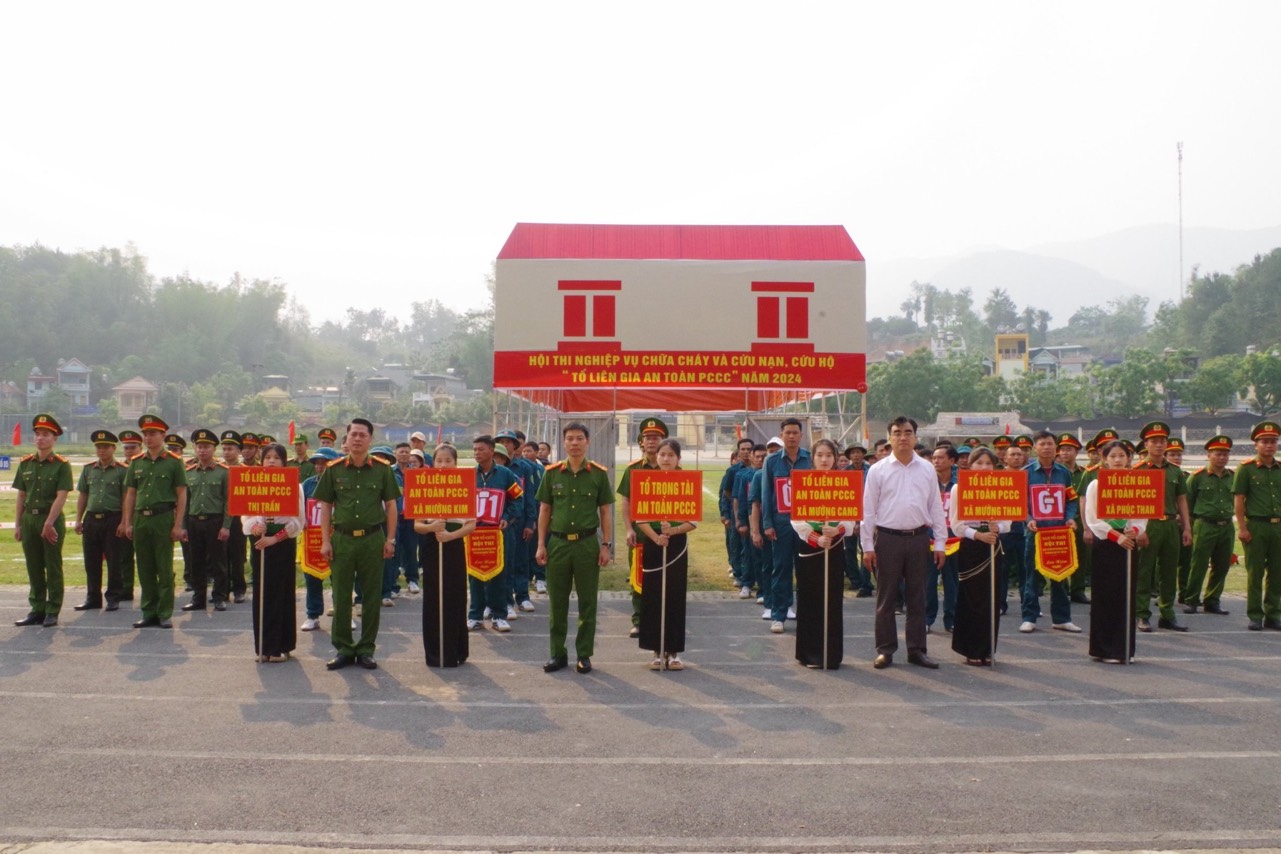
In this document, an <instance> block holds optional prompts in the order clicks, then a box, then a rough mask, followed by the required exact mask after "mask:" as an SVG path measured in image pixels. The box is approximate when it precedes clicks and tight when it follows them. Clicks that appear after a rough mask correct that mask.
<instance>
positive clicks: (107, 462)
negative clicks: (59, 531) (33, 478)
mask: <svg viewBox="0 0 1281 854" xmlns="http://www.w3.org/2000/svg"><path fill="white" fill-rule="evenodd" d="M90 438H92V440H93V447H94V450H95V451H96V452H97V454H98V459H97V461H95V462H93V463H90V464H89V465H87V466H85V467H84V468H83V469H81V470H80V481H79V482H78V483H77V484H76V494H77V498H76V522H75V530H76V533H77V534H80V535H81V537H82V539H81V545H82V546H83V548H84V558H85V582H86V584H87V586H88V588H89V589H88V592H87V593H86V594H85V600H84V602H82V603H81V604H79V605H77V606H76V610H77V611H90V610H97V609H98V608H101V607H102V598H103V594H102V564H103V561H104V559H105V561H106V564H107V610H108V611H115V610H117V609H118V608H119V607H120V605H119V602H120V591H121V587H122V586H123V584H124V576H123V575H122V573H121V568H120V557H121V544H122V543H127V542H128V540H126V539H125V526H124V517H123V516H121V512H120V511H121V510H123V509H124V500H125V473H126V472H127V471H129V467H128V466H126V465H125V464H124V463H121V462H119V461H118V460H116V443H117V441H118V440H117V438H116V434H114V433H112V432H110V431H109V430H94V431H93V435H92V436H91V437H90Z"/></svg>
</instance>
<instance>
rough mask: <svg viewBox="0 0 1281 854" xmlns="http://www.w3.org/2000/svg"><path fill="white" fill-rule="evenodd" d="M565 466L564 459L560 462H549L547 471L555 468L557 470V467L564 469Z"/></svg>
mask: <svg viewBox="0 0 1281 854" xmlns="http://www.w3.org/2000/svg"><path fill="white" fill-rule="evenodd" d="M564 467H565V461H564V460H561V461H560V462H558V463H548V464H547V471H554V470H556V469H563V468H564Z"/></svg>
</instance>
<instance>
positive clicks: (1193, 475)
mask: <svg viewBox="0 0 1281 854" xmlns="http://www.w3.org/2000/svg"><path fill="white" fill-rule="evenodd" d="M1205 470H1206V468H1205V466H1201V468H1199V469H1197V470H1196V471H1194V472H1192V474H1190V475H1188V477H1196V476H1197V475H1199V474H1200V473H1201V472H1203V471H1205Z"/></svg>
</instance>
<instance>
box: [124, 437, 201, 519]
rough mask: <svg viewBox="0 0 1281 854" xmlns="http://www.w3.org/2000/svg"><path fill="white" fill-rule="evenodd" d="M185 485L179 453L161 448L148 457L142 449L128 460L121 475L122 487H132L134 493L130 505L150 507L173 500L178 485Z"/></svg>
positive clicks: (143, 507) (147, 508)
mask: <svg viewBox="0 0 1281 854" xmlns="http://www.w3.org/2000/svg"><path fill="white" fill-rule="evenodd" d="M186 485H187V471H186V468H185V467H184V466H183V463H182V457H180V456H178V455H177V454H174V453H170V452H169V451H164V452H162V453H161V454H160V456H159V457H157V458H155V459H152V458H151V455H149V454H148V453H147V452H146V451H143V452H142V453H141V454H139V455H138V456H136V457H134V458H133V459H132V460H130V461H129V472H128V473H127V474H126V475H125V489H136V490H137V491H138V494H137V496H136V498H135V500H134V505H133V509H134V511H135V512H136V511H138V510H150V509H152V508H154V507H156V506H157V505H159V504H177V503H178V489H179V488H180V487H184V486H186Z"/></svg>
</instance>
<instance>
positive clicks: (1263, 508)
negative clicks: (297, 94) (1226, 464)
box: [1232, 457, 1281, 519]
mask: <svg viewBox="0 0 1281 854" xmlns="http://www.w3.org/2000/svg"><path fill="white" fill-rule="evenodd" d="M1232 493H1233V494H1234V495H1244V496H1245V515H1246V518H1247V519H1249V518H1252V517H1256V516H1257V517H1264V518H1269V519H1275V518H1277V517H1281V460H1277V459H1275V458H1273V460H1272V465H1271V466H1269V467H1267V468H1264V467H1263V466H1261V465H1259V458H1258V457H1255V458H1254V459H1252V460H1246V461H1245V462H1243V463H1242V464H1241V466H1240V468H1238V469H1237V475H1236V479H1235V480H1233V482H1232Z"/></svg>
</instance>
